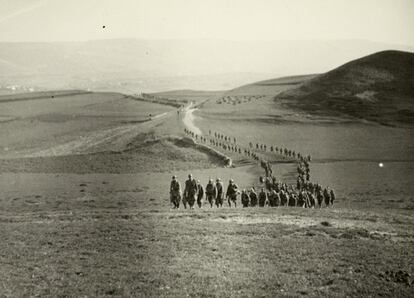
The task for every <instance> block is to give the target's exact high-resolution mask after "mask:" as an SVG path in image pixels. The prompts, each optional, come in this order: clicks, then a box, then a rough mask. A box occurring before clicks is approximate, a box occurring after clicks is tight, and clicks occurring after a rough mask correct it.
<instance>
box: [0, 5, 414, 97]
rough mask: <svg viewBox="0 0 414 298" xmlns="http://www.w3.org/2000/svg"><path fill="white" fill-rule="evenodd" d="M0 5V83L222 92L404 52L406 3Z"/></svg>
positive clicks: (410, 37)
mask: <svg viewBox="0 0 414 298" xmlns="http://www.w3.org/2000/svg"><path fill="white" fill-rule="evenodd" d="M0 8H1V9H0V46H1V47H0V79H1V80H0V87H1V86H6V85H7V86H8V85H10V84H20V85H24V86H26V87H27V88H34V89H36V88H38V87H39V88H44V87H45V86H46V87H47V88H52V87H53V88H63V87H68V88H69V87H71V88H80V87H82V88H91V89H94V88H96V86H97V85H99V86H104V87H105V88H109V87H108V86H111V88H118V87H117V86H122V88H126V86H129V87H128V88H130V89H133V90H144V91H146V92H147V91H163V90H166V89H176V88H180V89H181V88H185V89H188V88H190V89H200V88H203V89H223V88H232V87H237V86H238V85H240V84H248V83H252V82H254V81H257V80H264V79H271V78H275V77H282V76H291V75H303V74H310V73H322V72H326V71H329V70H331V69H333V68H336V67H338V66H340V65H341V64H344V63H346V62H349V61H350V60H353V59H357V58H360V57H363V56H365V55H369V54H372V53H374V52H377V51H383V50H389V49H393V50H404V51H411V52H412V51H414V34H412V28H414V18H412V17H411V16H412V15H414V1H407V0H397V1H388V0H376V1H374V0H367V1H363V2H362V1H356V0H348V1H343V0H337V1H328V0H315V1H308V0H297V1H285V0H278V1H276V0H275V1H271V0H257V1H253V0H237V1H236V0H221V1H220V0H211V1H201V0H192V1H187V0H173V1H166V0H152V1H149V0H142V1H133V0H123V1H114V0H73V1H63V0H14V1H10V0H0ZM103 45H104V46H103ZM57 66H58V67H57ZM132 85H133V86H132ZM99 88H101V87H99Z"/></svg>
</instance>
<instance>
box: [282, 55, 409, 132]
mask: <svg viewBox="0 0 414 298" xmlns="http://www.w3.org/2000/svg"><path fill="white" fill-rule="evenodd" d="M276 99H277V100H282V102H283V103H284V104H285V105H287V106H289V107H291V108H295V109H300V110H304V111H306V112H310V113H315V114H321V115H333V116H348V117H349V116H350V117H356V118H361V119H367V120H370V121H375V122H379V123H383V124H396V123H400V124H402V123H405V124H414V53H410V52H401V51H383V52H378V53H375V54H372V55H369V56H366V57H363V58H360V59H357V60H353V61H351V62H349V63H346V64H344V65H342V66H340V67H338V68H336V69H334V70H332V71H329V72H327V73H325V74H321V75H319V76H317V77H315V78H313V79H311V80H308V81H305V82H304V83H303V84H302V85H300V86H298V87H296V88H293V89H291V90H287V91H286V92H283V93H281V94H279V95H277V96H276Z"/></svg>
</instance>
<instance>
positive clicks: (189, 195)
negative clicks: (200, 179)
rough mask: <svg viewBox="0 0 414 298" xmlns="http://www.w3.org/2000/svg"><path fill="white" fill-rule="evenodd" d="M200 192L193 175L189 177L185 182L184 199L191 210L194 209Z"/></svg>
mask: <svg viewBox="0 0 414 298" xmlns="http://www.w3.org/2000/svg"><path fill="white" fill-rule="evenodd" d="M197 192H198V188H197V182H196V180H195V179H194V178H193V175H191V174H189V175H188V180H187V181H186V182H185V189H184V197H185V199H186V201H187V202H188V205H189V206H190V209H194V203H195V200H196V195H197Z"/></svg>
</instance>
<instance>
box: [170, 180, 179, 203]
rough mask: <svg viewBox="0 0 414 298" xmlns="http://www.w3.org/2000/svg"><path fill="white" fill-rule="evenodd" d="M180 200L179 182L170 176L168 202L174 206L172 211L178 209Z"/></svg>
mask: <svg viewBox="0 0 414 298" xmlns="http://www.w3.org/2000/svg"><path fill="white" fill-rule="evenodd" d="M180 200H181V185H180V182H178V180H177V176H175V175H174V176H172V180H171V184H170V201H171V203H173V205H174V207H173V208H174V209H176V208H180Z"/></svg>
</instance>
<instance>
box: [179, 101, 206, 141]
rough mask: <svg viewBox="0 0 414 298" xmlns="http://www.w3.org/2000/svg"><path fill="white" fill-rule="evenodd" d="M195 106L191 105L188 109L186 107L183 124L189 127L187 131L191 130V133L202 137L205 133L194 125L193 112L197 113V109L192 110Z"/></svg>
mask: <svg viewBox="0 0 414 298" xmlns="http://www.w3.org/2000/svg"><path fill="white" fill-rule="evenodd" d="M192 106H193V104H192V103H190V104H189V105H188V106H187V107H185V109H184V113H185V114H184V118H183V122H184V125H185V126H186V127H187V129H189V130H190V131H192V132H194V133H195V134H197V135H199V136H201V135H203V133H202V132H201V130H200V129H199V128H198V127H197V126H196V125H195V124H194V119H195V117H194V115H193V112H194V111H196V110H197V109H196V108H192Z"/></svg>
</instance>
